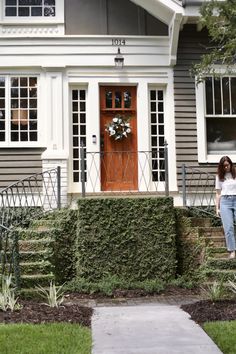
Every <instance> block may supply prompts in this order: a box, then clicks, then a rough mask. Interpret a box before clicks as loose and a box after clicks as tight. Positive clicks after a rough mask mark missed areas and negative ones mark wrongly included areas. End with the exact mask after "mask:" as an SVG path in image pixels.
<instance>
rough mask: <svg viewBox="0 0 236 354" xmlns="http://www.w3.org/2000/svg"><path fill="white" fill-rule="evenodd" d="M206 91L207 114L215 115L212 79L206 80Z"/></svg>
mask: <svg viewBox="0 0 236 354" xmlns="http://www.w3.org/2000/svg"><path fill="white" fill-rule="evenodd" d="M205 90H206V114H213V91H212V78H211V77H207V78H206V81H205Z"/></svg>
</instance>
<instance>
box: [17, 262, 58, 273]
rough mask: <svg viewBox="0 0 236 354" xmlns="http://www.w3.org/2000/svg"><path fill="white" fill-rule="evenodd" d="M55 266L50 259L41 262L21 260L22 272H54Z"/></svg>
mask: <svg viewBox="0 0 236 354" xmlns="http://www.w3.org/2000/svg"><path fill="white" fill-rule="evenodd" d="M52 271H53V266H52V264H51V263H50V262H49V261H41V262H21V263H20V274H21V275H26V274H31V275H32V274H37V273H40V274H49V273H52Z"/></svg>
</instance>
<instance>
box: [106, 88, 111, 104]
mask: <svg viewBox="0 0 236 354" xmlns="http://www.w3.org/2000/svg"><path fill="white" fill-rule="evenodd" d="M106 108H112V92H111V91H108V92H106Z"/></svg>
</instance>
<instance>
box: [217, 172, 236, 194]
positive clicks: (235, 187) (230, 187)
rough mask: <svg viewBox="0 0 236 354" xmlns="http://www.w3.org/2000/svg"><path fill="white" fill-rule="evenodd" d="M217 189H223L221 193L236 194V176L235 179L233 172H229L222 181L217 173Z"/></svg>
mask: <svg viewBox="0 0 236 354" xmlns="http://www.w3.org/2000/svg"><path fill="white" fill-rule="evenodd" d="M216 189H220V190H221V195H236V178H235V179H233V178H232V175H231V173H230V172H227V173H226V174H225V179H224V181H220V180H219V177H218V175H217V176H216Z"/></svg>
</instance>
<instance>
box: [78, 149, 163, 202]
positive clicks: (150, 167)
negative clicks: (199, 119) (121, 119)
mask: <svg viewBox="0 0 236 354" xmlns="http://www.w3.org/2000/svg"><path fill="white" fill-rule="evenodd" d="M114 161H116V171H114V165H113V162H114ZM111 170H113V172H114V174H116V177H117V176H118V177H117V178H118V179H119V181H120V185H121V187H117V185H116V187H114V188H113V187H112V186H111V185H112V183H111V184H110V186H111V187H108V188H106V190H104V189H103V187H102V184H103V182H104V181H105V183H106V182H107V181H108V180H109V178H110V176H109V172H108V171H111ZM132 170H135V171H136V175H137V180H136V184H135V186H136V187H135V188H129V187H127V185H128V182H127V181H128V180H130V178H132V177H133V176H131V173H130V171H132ZM113 177H114V176H113ZM168 179H169V173H168V146H167V143H165V146H163V147H162V148H159V149H157V148H156V149H152V150H150V151H135V152H133V151H112V152H107V151H102V152H88V151H86V149H85V147H83V146H81V147H80V183H81V196H82V197H86V196H88V195H89V196H90V197H92V196H98V195H99V196H104V195H111V194H114V195H116V196H117V195H123V194H124V195H127V194H155V195H158V196H169V183H168ZM122 184H126V188H125V189H122ZM107 185H109V182H108V183H107Z"/></svg>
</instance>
